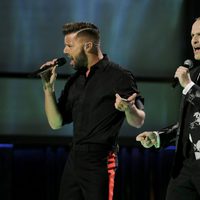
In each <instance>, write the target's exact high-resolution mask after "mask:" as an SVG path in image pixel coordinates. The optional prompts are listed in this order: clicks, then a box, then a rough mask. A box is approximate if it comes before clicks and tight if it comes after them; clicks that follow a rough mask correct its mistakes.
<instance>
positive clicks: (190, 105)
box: [136, 17, 200, 200]
mask: <svg viewBox="0 0 200 200" xmlns="http://www.w3.org/2000/svg"><path fill="white" fill-rule="evenodd" d="M191 45H192V48H193V52H194V58H195V60H197V61H200V17H199V18H197V19H196V20H195V22H194V23H193V26H192V30H191ZM174 77H175V78H178V80H179V83H180V85H181V87H182V88H183V92H182V93H183V94H182V101H181V106H180V111H181V112H180V116H179V122H178V123H176V124H174V125H172V126H169V127H167V128H164V129H162V130H160V131H145V132H143V133H141V134H139V135H138V136H137V137H136V140H137V141H140V142H141V144H142V145H143V146H144V147H146V148H150V147H152V146H156V147H157V148H159V147H166V146H169V145H171V144H175V141H176V152H175V160H174V165H173V168H172V177H171V180H170V183H169V186H168V189H167V196H166V200H176V199H181V200H197V199H200V87H199V86H200V67H192V68H190V69H188V68H187V67H185V66H180V67H178V69H177V70H176V72H175V75H174Z"/></svg>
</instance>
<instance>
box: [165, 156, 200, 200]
mask: <svg viewBox="0 0 200 200" xmlns="http://www.w3.org/2000/svg"><path fill="white" fill-rule="evenodd" d="M166 200H200V160H195V159H194V158H192V159H191V158H190V159H187V160H185V161H184V165H183V168H182V169H181V171H180V174H179V175H178V176H177V177H176V178H174V179H173V178H172V179H171V180H170V182H169V185H168V189H167V196H166Z"/></svg>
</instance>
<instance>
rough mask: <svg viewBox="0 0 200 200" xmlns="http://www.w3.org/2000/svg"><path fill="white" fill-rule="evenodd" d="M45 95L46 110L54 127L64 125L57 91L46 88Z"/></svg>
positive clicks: (50, 123) (57, 127)
mask: <svg viewBox="0 0 200 200" xmlns="http://www.w3.org/2000/svg"><path fill="white" fill-rule="evenodd" d="M44 95H45V112H46V116H47V119H48V122H49V125H50V126H51V128H52V129H59V128H61V127H62V121H63V120H62V116H61V114H60V112H59V111H58V108H57V103H56V97H55V92H54V91H52V90H49V89H45V90H44Z"/></svg>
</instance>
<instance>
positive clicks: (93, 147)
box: [72, 144, 119, 153]
mask: <svg viewBox="0 0 200 200" xmlns="http://www.w3.org/2000/svg"><path fill="white" fill-rule="evenodd" d="M72 150H74V151H87V152H89V151H113V152H116V153H117V152H118V151H119V146H118V145H113V146H112V145H105V144H73V145H72Z"/></svg>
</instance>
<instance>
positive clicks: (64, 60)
mask: <svg viewBox="0 0 200 200" xmlns="http://www.w3.org/2000/svg"><path fill="white" fill-rule="evenodd" d="M65 63H66V59H65V58H63V57H62V58H58V59H57V60H56V62H55V65H54V66H57V67H60V66H63V65H64V64H65ZM54 66H52V65H45V66H44V67H43V68H41V69H38V70H36V71H34V72H32V73H31V74H30V75H29V76H30V77H34V76H37V75H39V74H41V73H43V72H45V71H47V70H49V69H51V68H52V67H54Z"/></svg>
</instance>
